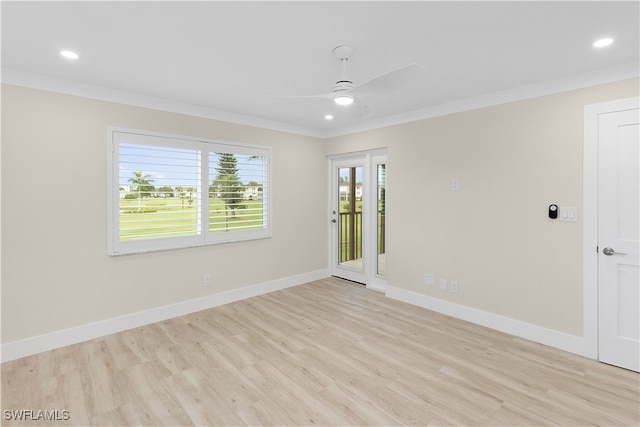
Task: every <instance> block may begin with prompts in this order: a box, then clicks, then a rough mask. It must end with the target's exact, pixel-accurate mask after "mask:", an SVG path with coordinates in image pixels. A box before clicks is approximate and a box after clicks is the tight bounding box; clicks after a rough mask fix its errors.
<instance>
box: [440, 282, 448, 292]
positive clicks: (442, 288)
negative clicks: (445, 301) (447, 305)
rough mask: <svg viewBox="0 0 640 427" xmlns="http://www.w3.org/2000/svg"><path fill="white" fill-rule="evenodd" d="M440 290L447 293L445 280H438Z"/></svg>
mask: <svg viewBox="0 0 640 427" xmlns="http://www.w3.org/2000/svg"><path fill="white" fill-rule="evenodd" d="M440 290H441V291H445V292H447V279H440Z"/></svg>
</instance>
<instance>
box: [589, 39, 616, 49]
mask: <svg viewBox="0 0 640 427" xmlns="http://www.w3.org/2000/svg"><path fill="white" fill-rule="evenodd" d="M611 43H613V39H612V38H609V37H607V38H604V39H600V40H596V41H595V42H593V47H606V46H609V45H610V44H611Z"/></svg>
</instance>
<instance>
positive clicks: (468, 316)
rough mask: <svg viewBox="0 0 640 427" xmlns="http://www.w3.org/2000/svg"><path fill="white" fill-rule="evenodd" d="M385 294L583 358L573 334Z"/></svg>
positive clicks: (396, 292) (410, 295)
mask: <svg viewBox="0 0 640 427" xmlns="http://www.w3.org/2000/svg"><path fill="white" fill-rule="evenodd" d="M385 295H386V296H387V297H389V298H393V299H395V300H398V301H402V302H406V303H409V304H413V305H417V306H418V307H422V308H426V309H428V310H432V311H436V312H438V313H442V314H445V315H447V316H451V317H455V318H457V319H462V320H466V321H467V322H471V323H475V324H477V325H481V326H486V327H488V328H491V329H495V330H498V331H501V332H505V333H507V334H510V335H515V336H517V337H520V338H524V339H528V340H530V341H535V342H537V343H540V344H544V345H548V346H550V347H554V348H558V349H560V350H564V351H568V352H570V353H574V354H579V355H581V356H586V355H584V354H583V353H584V339H583V338H581V337H577V336H575V335H569V334H566V333H564V332H559V331H555V330H553V329H548V328H543V327H541V326H536V325H533V324H531V323H526V322H522V321H520V320H515V319H510V318H508V317H504V316H500V315H497V314H493V313H489V312H487V311H482V310H478V309H475V308H471V307H467V306H465V305H461V304H456V303H453V302H450V301H445V300H441V299H438V298H433V297H430V296H427V295H423V294H418V293H415V292H411V291H407V290H404V289H400V288H394V287H390V286H388V287H387V289H386V292H385Z"/></svg>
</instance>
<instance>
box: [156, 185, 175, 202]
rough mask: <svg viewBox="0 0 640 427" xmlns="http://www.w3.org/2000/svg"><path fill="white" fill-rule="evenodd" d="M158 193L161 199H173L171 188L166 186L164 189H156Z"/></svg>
mask: <svg viewBox="0 0 640 427" xmlns="http://www.w3.org/2000/svg"><path fill="white" fill-rule="evenodd" d="M158 193H160V194H161V195H162V197H164V198H165V199H166V198H167V197H173V188H171V187H170V186H168V185H165V186H164V187H160V188H158Z"/></svg>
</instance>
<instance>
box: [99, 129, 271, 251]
mask: <svg viewBox="0 0 640 427" xmlns="http://www.w3.org/2000/svg"><path fill="white" fill-rule="evenodd" d="M109 136H110V137H109V150H110V152H109V173H110V176H109V200H108V205H109V227H108V228H109V230H108V232H109V236H108V240H109V247H108V252H109V254H110V255H124V254H131V253H140V252H150V251H157V250H166V249H178V248H186V247H191V246H203V245H209V244H215V243H226V242H234V241H241V240H250V239H260V238H267V237H270V236H271V226H270V224H271V218H270V209H269V206H270V198H269V194H270V193H269V189H270V180H269V176H270V171H269V164H270V157H271V150H270V149H269V148H266V147H259V146H250V145H243V144H235V143H230V142H219V141H208V140H196V139H192V138H187V137H178V136H171V135H160V134H149V133H144V132H138V131H128V130H116V129H111V130H110V132H109Z"/></svg>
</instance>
